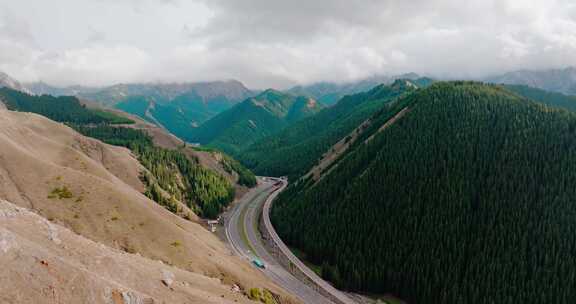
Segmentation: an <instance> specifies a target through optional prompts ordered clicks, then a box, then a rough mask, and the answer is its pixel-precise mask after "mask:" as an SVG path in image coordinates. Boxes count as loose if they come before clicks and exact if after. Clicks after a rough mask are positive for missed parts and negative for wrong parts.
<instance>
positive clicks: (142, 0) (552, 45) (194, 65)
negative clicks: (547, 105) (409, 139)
mask: <svg viewBox="0 0 576 304" xmlns="http://www.w3.org/2000/svg"><path fill="white" fill-rule="evenodd" d="M569 65H576V1H574V0H331V1H330V0H290V1H286V0H278V1H276V0H49V1H48V0H0V70H2V71H5V72H6V73H8V74H10V75H12V76H13V77H15V78H17V79H19V80H21V81H36V80H42V81H45V82H48V83H51V84H54V85H71V84H83V85H108V84H112V83H117V82H141V81H162V82H171V81H198V80H216V79H231V78H234V79H238V80H240V81H242V82H244V83H245V84H246V85H248V86H249V87H252V88H265V87H277V88H284V87H287V86H290V85H293V84H297V83H309V82H315V81H321V80H325V81H348V80H354V79H358V78H363V77H367V76H370V75H374V74H397V73H405V72H417V73H422V74H429V75H436V76H449V77H480V76H485V75H488V74H492V73H498V72H502V71H510V70H515V69H542V68H550V67H564V66H569Z"/></svg>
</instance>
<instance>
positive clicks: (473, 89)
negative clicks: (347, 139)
mask: <svg viewBox="0 0 576 304" xmlns="http://www.w3.org/2000/svg"><path fill="white" fill-rule="evenodd" d="M405 108H407V109H408V112H407V114H406V115H405V116H403V117H402V118H400V119H398V120H397V121H395V122H394V123H393V124H391V125H390V126H389V127H388V128H386V129H384V130H381V131H378V128H372V129H370V130H367V131H366V132H368V133H367V134H366V135H365V136H364V139H365V140H363V141H358V142H359V143H358V144H357V145H356V146H355V147H354V148H353V149H352V150H351V151H349V153H348V154H346V155H345V156H344V157H343V158H342V159H341V160H340V161H339V163H338V164H337V165H336V166H335V167H334V168H332V171H330V172H329V173H327V174H326V175H325V176H324V177H323V178H322V179H321V180H319V181H318V182H316V183H315V182H314V181H312V180H302V181H300V182H298V183H295V184H294V185H292V186H290V187H289V188H288V190H287V191H286V192H284V193H283V194H282V195H281V196H280V198H279V200H278V201H277V202H276V203H275V204H274V208H273V210H272V220H273V223H274V225H275V227H276V228H277V230H278V232H279V233H280V235H281V236H282V237H283V239H284V240H285V241H287V242H288V243H289V244H290V245H291V246H294V247H296V248H298V249H301V250H303V251H304V252H306V254H307V256H308V257H309V259H310V261H311V262H313V263H316V264H318V265H321V266H322V275H323V276H324V277H325V278H326V279H329V280H330V281H332V282H333V283H334V284H335V285H336V286H337V287H339V288H343V289H345V290H352V291H362V292H370V293H377V294H393V295H396V296H398V297H400V298H402V299H404V300H406V301H407V302H409V303H574V300H575V299H576V289H575V288H574V286H575V285H576V260H575V259H574V255H575V254H576V221H575V220H574V219H575V218H576V204H574V202H575V201H576V167H575V166H576V165H575V164H576V114H574V113H571V112H568V111H565V110H560V109H554V108H550V107H547V106H545V105H542V104H537V103H535V102H532V101H530V100H527V99H524V98H522V97H520V96H519V95H518V94H516V93H512V92H510V91H508V90H507V89H505V88H503V87H500V86H494V85H485V84H479V83H470V82H450V83H438V84H434V85H432V86H431V87H429V88H427V89H422V90H417V91H415V92H414V93H412V94H410V95H408V96H404V97H401V98H400V99H399V100H398V101H397V102H396V103H395V105H394V106H392V107H389V108H386V109H383V110H382V111H380V112H378V113H376V114H375V117H374V121H380V122H381V123H380V125H381V124H382V123H383V122H384V121H385V120H386V119H384V118H383V117H387V118H389V117H391V116H393V115H394V114H395V113H398V112H399V111H400V110H402V109H405ZM380 118H382V119H380ZM373 134H374V135H375V136H374V137H372V138H371V139H369V140H368V138H370V137H369V135H373Z"/></svg>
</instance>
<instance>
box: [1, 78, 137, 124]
mask: <svg viewBox="0 0 576 304" xmlns="http://www.w3.org/2000/svg"><path fill="white" fill-rule="evenodd" d="M0 99H1V100H2V101H3V102H4V104H5V105H6V107H7V108H8V109H9V110H13V111H20V112H32V113H36V114H40V115H43V116H46V117H48V118H50V119H52V120H54V121H59V122H67V123H75V124H101V123H109V124H131V123H134V122H133V121H132V120H130V119H128V118H124V117H121V116H118V115H115V114H112V113H110V112H104V111H98V110H90V109H87V108H86V107H85V106H84V105H82V104H81V103H80V101H78V98H76V97H72V96H63V97H53V96H50V95H42V96H33V95H28V94H26V93H22V92H20V91H16V90H13V89H10V88H7V87H4V88H0Z"/></svg>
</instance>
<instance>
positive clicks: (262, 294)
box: [248, 288, 276, 304]
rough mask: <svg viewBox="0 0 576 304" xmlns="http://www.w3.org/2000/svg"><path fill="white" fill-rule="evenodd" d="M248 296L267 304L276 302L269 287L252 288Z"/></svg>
mask: <svg viewBox="0 0 576 304" xmlns="http://www.w3.org/2000/svg"><path fill="white" fill-rule="evenodd" d="M248 298H249V299H250V300H252V301H259V302H262V303H265V304H276V300H274V296H273V295H272V293H271V292H270V291H269V290H268V289H262V290H260V288H250V291H249V292H248Z"/></svg>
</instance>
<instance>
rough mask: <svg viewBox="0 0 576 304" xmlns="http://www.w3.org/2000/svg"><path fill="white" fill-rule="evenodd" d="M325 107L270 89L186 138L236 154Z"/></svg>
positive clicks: (202, 126)
mask: <svg viewBox="0 0 576 304" xmlns="http://www.w3.org/2000/svg"><path fill="white" fill-rule="evenodd" d="M322 108H323V106H322V105H321V104H319V103H317V102H316V101H315V100H313V99H310V98H306V97H296V96H292V95H289V94H286V93H282V92H279V91H275V90H272V89H270V90H266V91H264V92H263V93H261V94H259V95H258V96H256V97H253V98H249V99H247V100H245V101H243V102H242V103H240V104H238V105H236V106H234V107H233V108H231V109H229V110H227V111H225V112H222V113H220V114H218V115H217V116H215V117H213V118H212V119H210V120H208V121H207V122H205V123H204V124H202V125H201V126H200V127H198V128H194V129H192V130H191V132H190V135H189V136H188V137H186V140H188V141H190V142H195V143H200V144H203V145H208V146H212V147H216V148H219V149H221V150H223V151H225V152H227V153H230V154H233V155H237V153H238V152H239V151H240V150H242V149H243V148H246V147H248V146H249V145H250V144H252V143H253V142H255V141H257V140H259V139H261V138H263V137H266V136H268V135H272V134H275V133H277V132H278V131H280V130H282V129H284V128H286V127H287V126H289V125H291V124H293V123H295V122H296V121H298V120H301V119H302V118H305V117H307V116H310V115H312V114H315V113H317V112H318V111H320V110H321V109H322Z"/></svg>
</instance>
